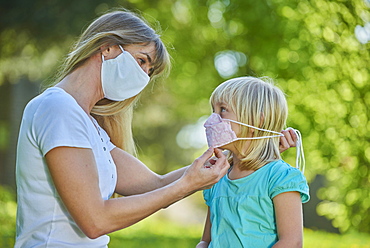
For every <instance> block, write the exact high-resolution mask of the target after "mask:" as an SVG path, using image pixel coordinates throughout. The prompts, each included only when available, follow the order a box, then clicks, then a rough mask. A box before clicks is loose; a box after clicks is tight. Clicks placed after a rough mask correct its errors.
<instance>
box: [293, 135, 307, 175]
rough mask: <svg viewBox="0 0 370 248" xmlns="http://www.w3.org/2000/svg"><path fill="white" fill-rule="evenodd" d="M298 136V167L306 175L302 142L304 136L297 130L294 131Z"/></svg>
mask: <svg viewBox="0 0 370 248" xmlns="http://www.w3.org/2000/svg"><path fill="white" fill-rule="evenodd" d="M293 130H294V131H295V133H296V134H297V136H298V139H297V143H296V149H297V156H296V162H295V163H296V167H297V168H298V169H299V170H301V171H302V173H304V169H305V167H306V161H305V159H304V151H303V142H302V135H301V132H299V130H297V129H293Z"/></svg>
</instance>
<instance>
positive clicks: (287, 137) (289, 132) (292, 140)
mask: <svg viewBox="0 0 370 248" xmlns="http://www.w3.org/2000/svg"><path fill="white" fill-rule="evenodd" d="M281 133H282V134H283V135H284V136H281V137H280V144H279V151H280V153H282V152H284V151H286V150H288V149H289V148H291V147H295V146H296V144H297V139H298V136H297V134H296V133H295V131H294V129H292V128H288V129H286V130H283V131H281Z"/></svg>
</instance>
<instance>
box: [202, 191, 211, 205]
mask: <svg viewBox="0 0 370 248" xmlns="http://www.w3.org/2000/svg"><path fill="white" fill-rule="evenodd" d="M211 190H212V188H211V189H205V190H203V199H204V201H205V202H206V204H207V206H210V204H211V202H210V200H211V199H210V198H211Z"/></svg>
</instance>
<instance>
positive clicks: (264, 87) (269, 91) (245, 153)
mask: <svg viewBox="0 0 370 248" xmlns="http://www.w3.org/2000/svg"><path fill="white" fill-rule="evenodd" d="M210 102H211V104H212V105H215V104H216V103H225V104H226V105H228V107H229V108H230V109H231V110H232V111H233V112H234V113H235V114H236V116H237V121H239V122H242V123H245V124H248V125H252V126H255V127H259V128H263V129H267V130H271V131H276V132H281V131H282V130H283V128H284V127H285V125H286V119H287V116H288V106H287V102H286V99H285V95H284V93H283V92H282V91H281V90H280V89H279V88H278V87H276V86H275V85H274V83H273V81H272V80H271V79H270V78H268V77H262V78H255V77H239V78H234V79H230V80H228V81H226V82H224V83H222V84H220V85H219V86H218V87H217V88H216V89H215V90H214V92H213V93H212V95H211V98H210ZM251 133H252V136H251ZM269 135H271V133H269V132H266V131H260V130H257V129H251V128H250V127H247V126H243V125H240V133H238V134H237V136H238V137H261V136H269ZM245 142H247V141H246V140H240V141H237V142H236V143H235V147H236V149H237V150H238V152H239V156H238V157H239V158H241V164H240V165H239V166H240V168H241V169H243V170H257V169H259V168H260V167H262V166H263V165H265V164H266V163H268V162H271V161H274V160H278V159H281V157H280V152H279V137H276V138H265V139H253V140H248V142H250V145H249V146H248V148H247V149H246V150H244V149H245V148H244V147H245ZM229 159H230V162H232V157H231V156H230V158H229Z"/></svg>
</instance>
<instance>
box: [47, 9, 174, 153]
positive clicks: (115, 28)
mask: <svg viewBox="0 0 370 248" xmlns="http://www.w3.org/2000/svg"><path fill="white" fill-rule="evenodd" d="M150 43H153V44H154V45H155V49H156V56H155V58H154V59H153V61H152V70H151V72H150V74H149V76H150V77H151V79H152V80H153V79H155V78H157V77H159V76H163V75H164V74H166V73H165V72H168V71H169V67H170V56H169V54H168V52H167V49H166V47H165V46H164V44H163V43H162V41H161V39H160V36H159V34H157V33H156V32H155V31H154V30H153V29H152V28H151V27H150V26H149V24H147V23H146V21H145V20H144V19H143V18H141V17H139V16H138V15H137V14H135V13H133V12H129V11H127V10H122V9H121V10H114V11H112V12H109V13H106V14H104V15H102V16H100V17H99V18H97V19H96V20H94V21H93V22H92V23H91V24H90V25H89V26H88V27H87V28H86V30H85V31H84V32H83V33H82V35H81V36H80V38H79V39H78V40H77V42H76V43H75V45H74V46H73V47H72V50H71V52H70V53H69V54H68V56H67V58H66V59H65V61H64V63H63V64H62V66H61V68H60V70H59V72H58V74H57V75H56V78H55V79H54V80H53V85H55V84H56V83H58V82H59V81H61V80H62V79H63V78H64V77H66V76H67V75H68V74H70V73H71V72H73V71H74V70H75V69H77V68H79V67H80V66H82V65H83V64H84V63H85V62H86V61H87V60H88V59H89V58H90V57H92V56H94V55H95V54H97V53H100V52H101V50H100V48H101V47H104V46H113V45H122V46H125V45H130V44H144V45H147V44H150ZM137 99H138V95H137V96H134V97H132V98H130V99H127V100H124V101H121V102H116V101H111V100H108V99H102V100H100V101H99V102H98V103H97V104H96V105H95V106H94V107H93V109H92V111H91V114H92V115H93V116H94V117H95V118H96V119H97V121H98V122H99V125H101V126H102V128H103V129H104V130H105V131H106V132H107V133H108V135H109V136H110V138H111V141H112V142H113V143H114V144H115V145H116V146H117V147H120V148H122V149H124V150H126V151H128V152H130V153H133V154H136V149H135V143H134V140H133V137H132V127H131V123H132V115H133V108H134V105H135V103H136V102H137Z"/></svg>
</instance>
